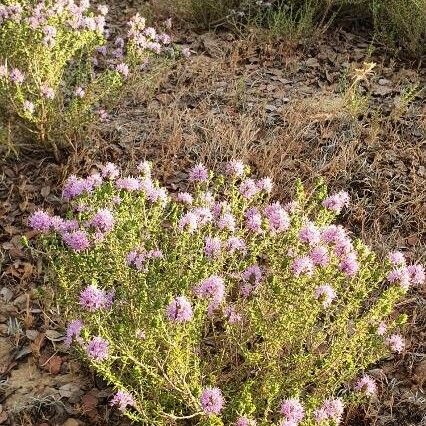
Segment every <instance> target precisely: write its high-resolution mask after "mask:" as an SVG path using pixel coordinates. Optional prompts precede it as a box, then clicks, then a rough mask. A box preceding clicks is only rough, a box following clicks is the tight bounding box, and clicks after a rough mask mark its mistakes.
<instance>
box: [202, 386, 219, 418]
mask: <svg viewBox="0 0 426 426" xmlns="http://www.w3.org/2000/svg"><path fill="white" fill-rule="evenodd" d="M200 403H201V408H202V409H203V411H204V413H205V414H207V415H213V414H220V412H221V411H222V409H223V407H224V405H225V399H224V398H223V395H222V391H221V390H220V389H219V388H205V389H204V390H203V392H202V393H201V396H200Z"/></svg>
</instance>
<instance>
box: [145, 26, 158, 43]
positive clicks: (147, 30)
mask: <svg viewBox="0 0 426 426" xmlns="http://www.w3.org/2000/svg"><path fill="white" fill-rule="evenodd" d="M144 35H145V36H146V37H148V38H150V39H152V40H154V39H155V36H156V35H157V32H156V31H155V28H152V27H146V28H145V29H144Z"/></svg>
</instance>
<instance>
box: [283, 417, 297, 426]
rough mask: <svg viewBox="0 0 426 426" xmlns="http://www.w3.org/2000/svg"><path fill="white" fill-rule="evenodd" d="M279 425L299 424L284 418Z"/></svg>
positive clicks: (295, 425)
mask: <svg viewBox="0 0 426 426" xmlns="http://www.w3.org/2000/svg"><path fill="white" fill-rule="evenodd" d="M279 426H298V424H297V423H296V422H293V421H292V420H287V419H282V420H281V421H280V424H279Z"/></svg>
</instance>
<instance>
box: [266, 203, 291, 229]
mask: <svg viewBox="0 0 426 426" xmlns="http://www.w3.org/2000/svg"><path fill="white" fill-rule="evenodd" d="M264 213H265V216H266V218H267V220H268V228H269V230H270V231H271V232H272V233H277V232H282V231H286V230H287V229H288V228H289V227H290V217H289V215H288V213H287V212H286V211H285V210H284V208H283V207H282V206H281V204H280V203H279V202H276V203H273V204H269V205H267V206H266V207H265V209H264Z"/></svg>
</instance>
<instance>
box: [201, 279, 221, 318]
mask: <svg viewBox="0 0 426 426" xmlns="http://www.w3.org/2000/svg"><path fill="white" fill-rule="evenodd" d="M193 292H194V294H195V295H196V296H197V297H199V298H200V299H206V300H209V305H208V314H209V315H210V316H211V315H213V313H214V311H215V310H216V309H217V308H218V307H219V305H220V304H221V303H222V300H223V298H224V297H225V282H224V281H223V279H222V278H221V277H219V276H217V275H212V276H210V277H208V278H206V279H204V280H202V281H200V282H199V283H198V284H197V285H196V286H195V287H194V289H193Z"/></svg>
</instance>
